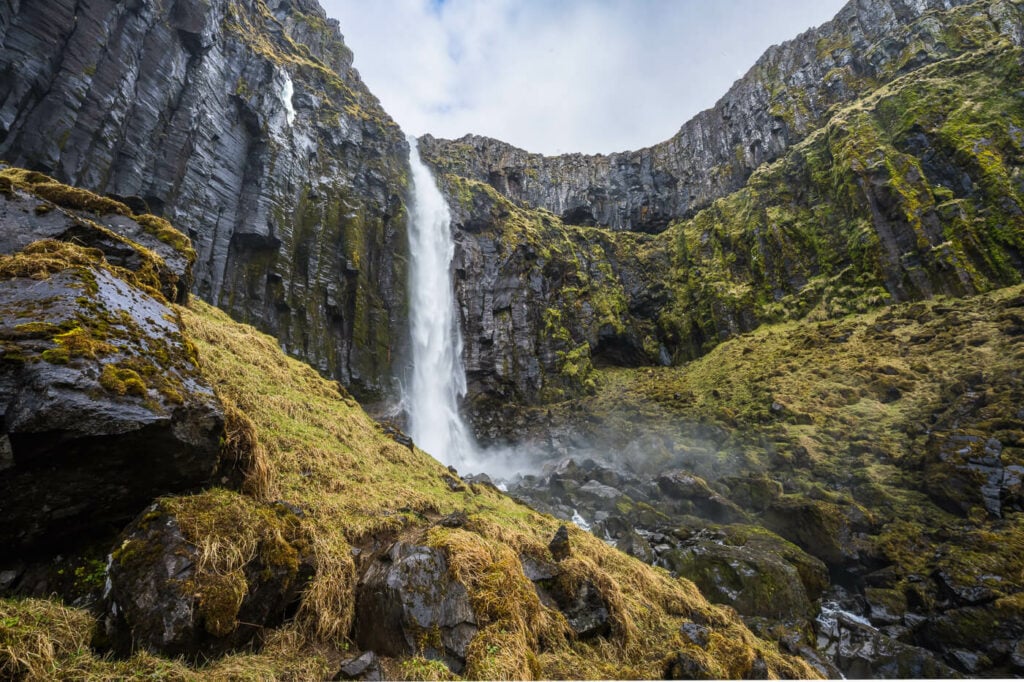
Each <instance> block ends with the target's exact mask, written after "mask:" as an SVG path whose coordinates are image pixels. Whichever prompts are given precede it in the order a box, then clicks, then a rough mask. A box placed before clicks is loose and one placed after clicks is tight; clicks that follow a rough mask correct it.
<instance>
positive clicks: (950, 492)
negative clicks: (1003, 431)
mask: <svg viewBox="0 0 1024 682" xmlns="http://www.w3.org/2000/svg"><path fill="white" fill-rule="evenodd" d="M1002 452H1003V445H1002V443H1001V442H1000V441H999V440H997V439H996V438H993V437H989V436H987V435H986V434H984V433H983V432H974V431H967V430H959V431H955V432H940V433H933V434H932V435H931V436H930V437H929V439H928V445H927V455H926V458H927V459H926V463H925V469H924V484H925V491H926V492H927V493H928V495H929V497H931V498H932V499H933V500H934V501H935V502H936V504H938V505H939V506H940V507H942V508H944V509H946V510H947V511H950V512H953V513H956V514H962V515H966V514H968V513H970V511H971V509H972V508H974V507H982V508H984V509H985V511H986V512H988V514H989V515H990V516H993V517H996V518H1001V517H1002V515H1003V498H1013V499H1016V498H1017V497H1018V496H1019V488H1020V471H1019V469H1020V467H1019V466H1013V467H1012V468H1011V470H1010V471H1009V472H1007V471H1006V467H1004V465H1003V461H1002V457H1001V456H1002ZM1014 506H1015V507H1016V506H1019V505H1014Z"/></svg>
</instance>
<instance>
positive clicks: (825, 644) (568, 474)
mask: <svg viewBox="0 0 1024 682" xmlns="http://www.w3.org/2000/svg"><path fill="white" fill-rule="evenodd" d="M467 480H469V481H472V482H474V483H477V484H480V483H485V484H486V483H492V484H495V485H497V486H498V487H500V488H501V489H503V490H507V491H508V493H509V494H510V495H511V496H513V497H514V498H515V499H517V500H519V501H521V502H522V503H524V504H527V505H529V506H531V507H533V508H535V509H538V510H541V511H544V512H546V513H550V514H552V515H554V516H556V517H559V518H561V519H564V520H566V521H572V522H574V523H576V524H577V525H578V526H580V527H582V528H584V529H585V530H589V531H591V532H592V533H593V534H594V535H596V536H597V537H599V538H602V539H603V540H604V541H605V542H606V543H608V544H609V545H611V546H614V547H616V548H618V549H620V550H622V551H623V552H626V553H627V554H630V555H632V556H634V557H637V558H639V559H641V560H643V561H645V562H647V563H649V564H652V565H654V566H659V567H662V568H664V569H666V570H668V571H669V572H671V573H672V574H673V575H675V576H681V577H685V578H688V579H690V580H692V581H694V583H695V584H696V585H697V586H698V588H699V589H700V590H701V592H702V593H703V594H704V595H705V596H706V597H707V598H708V599H709V600H711V601H713V602H717V603H721V604H726V605H729V606H732V607H733V608H734V609H736V611H737V612H738V613H739V614H740V615H741V616H742V617H743V620H744V621H745V622H746V624H747V625H748V627H750V628H751V629H752V630H753V631H754V632H755V633H757V634H758V635H759V636H761V637H763V638H765V639H768V640H770V641H774V642H777V643H778V645H779V646H780V648H781V649H782V650H783V651H785V652H788V653H792V654H795V655H798V656H801V657H803V658H804V659H805V660H806V661H807V662H808V663H810V664H811V665H812V666H813V667H814V668H815V669H816V670H818V672H820V673H821V674H822V675H825V676H828V677H840V676H845V677H854V678H868V677H871V678H908V677H958V676H960V675H962V674H968V675H986V674H992V673H993V672H994V671H998V672H999V673H1000V674H1019V673H1021V672H1024V657H1022V656H1021V652H1022V651H1024V647H1022V644H1021V640H1020V639H1015V638H1019V637H1020V635H1021V634H1024V629H1022V628H1024V619H1022V618H1021V615H1020V612H1019V611H1018V610H1017V609H1016V608H1015V607H1013V606H1012V605H1009V604H1000V603H999V602H998V601H992V602H989V603H987V604H986V603H984V602H980V601H975V603H974V604H973V605H971V604H970V600H971V596H970V595H969V594H966V593H963V592H961V593H960V594H959V595H958V594H955V593H951V592H950V585H948V584H946V583H944V577H943V575H942V573H941V572H939V571H937V572H935V573H933V574H932V575H919V576H909V578H908V579H907V580H901V579H900V567H897V566H892V565H889V566H879V563H880V562H879V561H878V557H877V556H875V555H874V554H873V553H872V552H871V551H867V550H869V549H870V545H871V542H872V533H877V532H878V528H873V527H872V522H871V520H869V519H867V518H860V519H858V518H856V515H855V514H849V513H839V514H832V513H830V512H833V511H834V505H829V504H828V503H825V502H823V501H821V500H815V499H810V498H806V497H802V496H800V495H797V494H793V493H791V492H789V491H787V490H786V487H785V486H784V484H783V483H782V482H780V481H779V480H776V479H774V478H772V477H771V476H768V475H763V474H749V475H739V476H732V477H726V478H723V479H720V480H717V481H713V482H709V481H706V480H705V479H703V478H701V477H700V476H698V475H696V474H694V473H692V472H690V471H686V470H673V471H668V472H665V473H663V474H660V475H656V476H650V475H645V474H642V473H636V472H631V471H629V470H627V469H626V468H624V467H622V466H620V465H616V464H609V463H607V462H600V461H597V460H595V459H593V458H591V457H586V456H570V457H564V458H561V459H556V460H553V461H550V462H548V463H547V464H545V465H544V466H543V467H542V470H541V471H540V472H539V473H534V474H527V475H517V476H514V477H512V478H510V479H508V480H494V481H492V480H491V479H490V478H488V477H487V476H486V475H477V476H471V477H468V478H467ZM844 512H849V510H844ZM858 550H861V551H858ZM897 587H898V588H899V589H894V588H897ZM993 610H996V611H999V613H1000V614H1001V615H1002V616H1004V619H1002V620H1000V621H999V623H998V625H996V626H995V629H996V630H998V635H999V637H998V638H997V639H995V640H989V641H980V640H979V637H978V636H977V634H974V636H973V638H972V637H965V632H966V631H969V630H970V629H971V628H972V627H975V628H977V627H980V628H981V629H982V630H984V628H985V627H986V626H985V625H980V626H979V622H980V621H982V620H984V619H987V618H990V613H991V612H992V611H993ZM972 617H973V618H974V620H973V621H972V620H971V618H972Z"/></svg>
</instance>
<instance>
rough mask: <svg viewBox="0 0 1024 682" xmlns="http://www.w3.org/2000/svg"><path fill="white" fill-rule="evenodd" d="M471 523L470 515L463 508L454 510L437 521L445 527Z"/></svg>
mask: <svg viewBox="0 0 1024 682" xmlns="http://www.w3.org/2000/svg"><path fill="white" fill-rule="evenodd" d="M467 523H469V515H468V514H466V512H465V511H464V510H462V509H460V510H459V511H454V512H452V513H451V514H448V515H447V516H442V517H441V518H440V519H438V521H437V525H439V526H444V527H445V528H461V527H462V526H465V525H466V524H467Z"/></svg>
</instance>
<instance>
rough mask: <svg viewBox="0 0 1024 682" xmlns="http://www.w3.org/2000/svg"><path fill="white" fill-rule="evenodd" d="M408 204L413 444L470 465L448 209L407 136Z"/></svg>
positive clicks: (409, 404)
mask: <svg viewBox="0 0 1024 682" xmlns="http://www.w3.org/2000/svg"><path fill="white" fill-rule="evenodd" d="M408 139H409V166H410V167H411V168H412V206H411V211H410V215H409V254H410V267H409V313H410V314H409V318H410V319H409V321H410V326H411V328H412V378H411V381H410V385H409V388H408V393H407V394H406V395H405V401H404V402H405V407H406V410H407V412H408V414H409V431H410V435H411V436H412V438H413V440H414V441H416V445H418V446H419V447H420V448H422V449H423V450H425V451H426V452H428V453H430V454H431V455H433V456H434V457H435V458H436V459H437V460H439V461H441V462H443V463H444V464H449V465H452V466H456V467H458V466H462V465H464V464H467V463H470V462H473V461H474V460H475V459H476V457H475V455H476V446H475V445H474V443H473V438H472V436H471V435H470V433H469V429H468V428H467V426H466V423H465V422H464V421H462V417H461V416H460V415H459V398H461V397H462V396H464V395H465V394H466V372H465V370H464V369H463V366H462V334H461V332H460V330H459V324H458V320H457V318H456V316H455V294H454V291H453V283H452V272H451V266H452V257H453V256H454V255H455V244H454V242H453V241H452V233H451V213H450V212H449V210H448V204H447V202H446V201H445V199H444V195H442V194H441V191H440V190H439V189H438V188H437V185H436V184H435V183H434V177H433V175H432V174H431V173H430V169H429V168H427V166H426V165H425V164H424V163H423V160H422V159H420V153H419V149H418V148H417V140H416V138H415V137H412V136H410V137H409V138H408Z"/></svg>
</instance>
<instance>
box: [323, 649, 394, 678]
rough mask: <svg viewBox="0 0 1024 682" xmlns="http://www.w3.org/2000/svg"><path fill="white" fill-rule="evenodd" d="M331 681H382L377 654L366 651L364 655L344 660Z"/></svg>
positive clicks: (382, 674) (382, 675)
mask: <svg viewBox="0 0 1024 682" xmlns="http://www.w3.org/2000/svg"><path fill="white" fill-rule="evenodd" d="M331 679H333V680H367V681H368V682H369V681H372V682H376V681H377V680H383V679H384V672H383V671H382V670H381V667H380V659H379V658H377V654H375V653H374V652H372V651H367V652H366V653H364V654H360V655H359V656H355V657H353V658H349V659H346V660H345V661H343V662H342V664H341V669H340V670H338V672H337V673H336V674H335V675H334V677H332V678H331Z"/></svg>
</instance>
